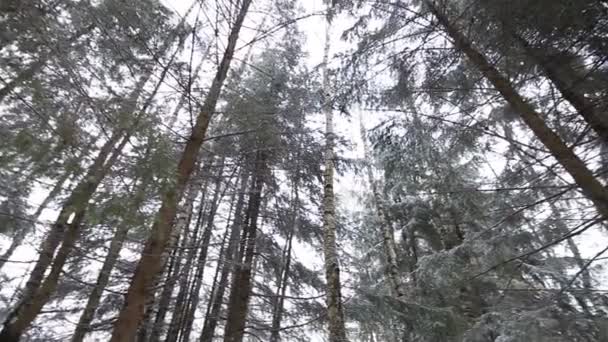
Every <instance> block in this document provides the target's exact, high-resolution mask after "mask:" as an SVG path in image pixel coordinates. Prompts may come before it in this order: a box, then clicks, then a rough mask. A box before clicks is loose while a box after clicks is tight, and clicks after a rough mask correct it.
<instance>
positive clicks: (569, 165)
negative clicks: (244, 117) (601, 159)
mask: <svg viewBox="0 0 608 342" xmlns="http://www.w3.org/2000/svg"><path fill="white" fill-rule="evenodd" d="M426 4H427V5H428V7H429V8H430V10H431V12H432V13H433V14H434V15H435V17H436V18H437V20H438V21H439V23H440V24H441V25H442V26H443V27H444V29H445V31H446V33H447V34H448V35H449V36H450V37H451V38H452V40H453V41H454V45H455V46H456V47H457V48H458V49H459V50H460V51H462V52H463V53H464V54H465V55H466V56H467V57H468V58H469V60H470V61H471V62H472V63H473V64H474V65H475V66H476V67H477V68H478V69H479V71H481V73H482V74H483V75H484V76H485V77H486V78H487V79H488V80H489V81H490V82H491V83H492V84H493V85H494V87H495V88H496V89H497V90H498V91H499V92H500V93H501V94H502V96H503V97H504V99H505V100H506V101H507V102H508V103H509V104H510V105H511V106H512V107H513V108H514V109H515V110H516V111H517V112H518V113H519V115H520V117H521V119H522V120H523V121H524V123H525V124H526V125H527V126H528V127H529V128H530V129H531V130H532V132H533V133H534V135H535V136H536V137H537V138H538V139H539V140H540V141H541V142H542V143H543V145H544V146H545V147H546V148H547V149H548V150H549V152H550V153H551V154H552V155H553V157H554V158H555V159H556V160H557V161H558V162H559V163H560V164H561V165H562V166H563V167H564V169H565V170H566V172H568V174H570V176H571V177H572V178H573V179H574V181H575V182H576V184H577V185H578V186H579V188H580V189H581V190H582V192H583V193H584V194H585V195H586V196H587V198H589V199H590V200H591V201H592V202H593V203H594V204H595V207H596V208H597V210H598V211H599V213H600V214H601V215H602V216H603V217H604V218H606V217H608V189H606V188H605V187H604V186H603V185H602V183H601V182H600V181H599V180H598V179H597V178H595V176H594V174H593V172H591V170H589V168H588V167H587V166H586V165H585V163H584V162H583V161H582V160H581V159H580V158H579V157H578V156H577V155H576V154H575V153H574V152H573V151H572V149H570V148H569V147H568V146H567V145H566V144H565V143H564V142H563V141H562V139H561V138H560V137H559V136H558V135H557V134H556V133H555V132H554V131H552V130H551V128H549V127H548V126H547V124H546V122H545V121H544V120H543V119H542V116H541V114H540V113H538V112H537V111H536V110H535V109H534V107H533V106H532V105H530V104H529V103H528V102H527V101H526V100H525V99H524V98H523V97H522V96H521V95H520V94H519V93H518V92H517V91H516V90H515V88H514V87H513V85H512V84H511V82H510V81H509V80H508V79H506V78H505V77H504V76H503V75H501V74H500V72H499V71H498V70H497V69H496V68H495V67H494V66H492V65H491V64H490V63H489V62H488V60H487V59H486V57H485V56H484V55H482V54H481V53H480V52H479V51H477V50H475V48H473V46H472V45H471V42H469V41H468V39H467V38H466V37H465V36H464V35H463V34H462V33H461V32H460V31H459V30H458V29H457V27H456V26H455V25H453V24H452V23H451V22H450V21H449V19H448V17H447V16H446V15H445V14H443V13H442V12H441V11H440V10H439V9H438V8H437V7H436V6H435V4H434V3H433V2H432V1H430V0H426Z"/></svg>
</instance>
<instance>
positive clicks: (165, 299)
mask: <svg viewBox="0 0 608 342" xmlns="http://www.w3.org/2000/svg"><path fill="white" fill-rule="evenodd" d="M205 188H206V185H205V186H203V189H205ZM199 191H201V189H199V186H198V184H197V182H194V181H193V182H191V184H190V186H189V189H188V191H187V195H186V199H185V201H184V203H183V204H182V206H181V208H180V210H179V212H178V213H177V218H176V223H175V226H176V227H175V230H176V231H178V232H180V235H182V236H183V238H182V241H183V242H182V243H181V247H182V248H181V249H179V250H177V249H176V250H174V253H173V255H172V263H171V264H172V267H171V268H170V270H171V271H170V272H168V273H167V279H166V280H165V283H164V285H163V291H162V293H161V295H160V298H159V300H158V310H157V312H156V317H155V319H154V326H153V327H152V331H151V333H150V337H149V341H150V342H156V341H159V340H160V339H161V335H162V334H163V330H164V327H165V316H166V315H167V312H168V311H169V304H170V302H171V297H172V295H173V290H174V288H175V285H176V283H177V281H178V280H179V279H180V277H184V276H185V275H184V274H185V273H187V272H189V270H190V267H191V263H192V261H191V258H192V254H193V253H194V252H193V251H194V250H195V248H194V246H196V244H197V240H198V232H199V229H200V226H201V221H202V217H203V214H202V211H203V210H202V208H203V207H204V205H205V201H204V199H201V203H200V204H199V205H200V208H201V209H200V210H199V213H198V217H197V220H196V226H195V228H194V230H193V232H192V234H191V235H192V236H191V237H189V235H190V234H189V231H190V229H189V227H190V222H191V220H192V211H193V209H194V201H195V200H196V197H197V195H198V193H199ZM181 232H183V234H181ZM185 255H187V257H186V258H185V259H186V263H185V264H184V267H183V268H182V267H181V265H182V260H183V259H184V256H185ZM176 304H179V300H178V301H177V303H176Z"/></svg>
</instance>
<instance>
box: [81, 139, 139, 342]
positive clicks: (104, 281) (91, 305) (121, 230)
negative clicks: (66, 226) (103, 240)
mask: <svg viewBox="0 0 608 342" xmlns="http://www.w3.org/2000/svg"><path fill="white" fill-rule="evenodd" d="M149 148H150V147H148V149H149ZM148 151H149V150H148ZM148 153H149V152H148ZM148 153H146V155H147V154H148ZM150 181H151V179H143V180H142V181H141V184H139V186H138V188H137V190H136V191H135V194H134V195H133V204H132V205H133V207H132V211H131V214H135V212H136V211H137V210H138V209H139V208H141V206H142V205H143V202H144V200H145V194H146V190H147V188H148V186H149V184H150ZM130 228H131V225H130V224H129V223H128V222H126V221H123V222H121V224H119V226H118V228H117V229H116V232H115V233H114V236H113V237H112V241H110V247H109V249H108V254H107V255H106V258H105V259H104V262H103V265H102V267H101V270H100V271H99V274H98V276H97V281H96V282H95V286H94V287H93V290H92V291H91V293H90V294H89V298H88V300H87V304H86V305H85V308H84V310H83V311H82V313H81V315H80V319H79V320H78V324H77V325H76V330H74V334H73V335H72V339H71V341H72V342H82V341H83V340H84V337H85V335H86V334H87V333H89V331H90V325H91V322H92V321H93V318H94V317H95V312H96V311H97V307H98V306H99V303H100V301H101V296H102V295H103V291H104V289H105V288H106V286H107V285H108V282H109V281H110V275H111V274H112V270H113V269H114V266H115V265H116V262H117V261H118V257H119V255H120V251H121V249H122V246H123V243H124V242H125V240H126V238H127V234H128V232H129V229H130Z"/></svg>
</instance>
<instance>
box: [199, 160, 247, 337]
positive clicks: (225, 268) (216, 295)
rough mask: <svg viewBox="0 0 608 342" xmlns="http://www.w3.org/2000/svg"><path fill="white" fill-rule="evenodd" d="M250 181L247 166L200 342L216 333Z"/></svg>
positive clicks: (243, 173)
mask: <svg viewBox="0 0 608 342" xmlns="http://www.w3.org/2000/svg"><path fill="white" fill-rule="evenodd" d="M248 183H249V175H248V171H247V170H246V168H244V169H243V171H242V176H241V180H240V186H239V190H238V198H237V201H236V205H235V208H234V222H233V223H232V227H231V229H230V236H229V238H228V246H227V247H226V250H225V251H224V254H223V255H222V256H221V257H220V258H221V259H220V260H219V261H218V267H220V266H221V268H222V269H221V273H220V279H219V281H218V282H217V286H216V287H215V289H214V290H213V291H212V292H211V296H210V298H209V304H208V306H207V313H206V315H205V323H204V325H203V330H202V332H201V337H200V342H212V340H213V335H214V334H215V328H216V327H217V323H218V321H219V319H220V316H219V315H220V310H221V308H222V301H223V299H224V293H225V292H226V287H227V285H228V276H229V275H230V273H231V271H232V270H233V269H234V267H233V266H234V260H235V255H236V250H237V246H238V243H239V235H240V233H241V227H242V225H243V206H244V202H245V191H246V189H247V186H248Z"/></svg>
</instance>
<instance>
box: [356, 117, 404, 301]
mask: <svg viewBox="0 0 608 342" xmlns="http://www.w3.org/2000/svg"><path fill="white" fill-rule="evenodd" d="M359 125H360V130H361V140H362V141H363V159H364V163H365V170H366V173H367V181H368V183H369V185H370V187H371V190H372V196H373V199H374V205H375V207H376V216H377V218H378V222H380V225H381V226H382V228H381V229H382V245H383V247H384V257H385V258H386V274H387V276H388V280H389V283H390V286H391V292H392V294H393V296H395V297H396V298H401V297H403V295H404V292H403V285H402V283H401V276H400V274H399V266H398V257H397V244H396V243H395V232H394V230H393V225H392V223H391V220H390V218H389V217H388V213H387V212H386V209H385V208H384V203H383V201H382V197H381V196H380V192H379V191H378V186H377V185H376V181H375V180H374V174H373V171H372V165H371V163H372V162H371V155H370V151H369V146H368V144H367V138H366V130H365V126H364V125H363V117H362V116H361V113H359Z"/></svg>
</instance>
